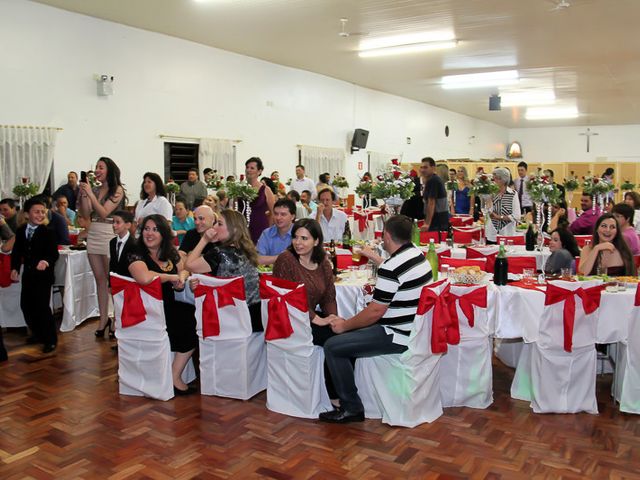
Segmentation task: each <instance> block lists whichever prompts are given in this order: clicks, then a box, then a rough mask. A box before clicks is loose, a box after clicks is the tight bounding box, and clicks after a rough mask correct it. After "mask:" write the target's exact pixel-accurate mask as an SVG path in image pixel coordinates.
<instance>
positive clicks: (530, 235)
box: [524, 222, 537, 252]
mask: <svg viewBox="0 0 640 480" xmlns="http://www.w3.org/2000/svg"><path fill="white" fill-rule="evenodd" d="M536 236H537V235H536V232H535V231H534V230H533V223H531V222H529V227H528V228H527V233H526V234H525V236H524V240H525V248H526V249H527V250H528V251H530V252H531V251H533V250H534V249H535V247H536Z"/></svg>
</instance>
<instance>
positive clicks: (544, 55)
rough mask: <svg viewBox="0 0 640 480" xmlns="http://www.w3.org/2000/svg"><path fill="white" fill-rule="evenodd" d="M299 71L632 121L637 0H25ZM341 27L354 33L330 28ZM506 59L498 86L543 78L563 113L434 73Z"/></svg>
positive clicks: (400, 90) (457, 103)
mask: <svg viewBox="0 0 640 480" xmlns="http://www.w3.org/2000/svg"><path fill="white" fill-rule="evenodd" d="M37 1H39V2H40V3H45V4H48V5H52V6H56V7H60V8H63V9H66V10H70V11H73V12H79V13H83V14H86V15H90V16H94V17H98V18H102V19H106V20H111V21H114V22H118V23H122V24H126V25H130V26H133V27H138V28H142V29H146V30H150V31H154V32H161V33H164V34H167V35H172V36H175V37H179V38H184V39H188V40H191V41H194V42H198V43H202V44H205V45H210V46H213V47H217V48H221V49H224V50H229V51H232V52H237V53H241V54H244V55H249V56H251V57H256V58H261V59H264V60H267V61H270V62H274V63H279V64H282V65H288V66H291V67H295V68H300V69H304V70H309V71H312V72H317V73H320V74H324V75H328V76H331V77H334V78H338V79H341V80H345V81H348V82H352V83H355V84H357V85H362V86H364V87H369V88H372V89H375V90H380V91H383V92H388V93H392V94H396V95H400V96H403V97H407V98H411V99H415V100H419V101H422V102H426V103H429V104H432V105H436V106H439V107H442V108H445V109H447V110H452V111H455V112H459V113H463V114H467V115H470V116H472V117H476V118H480V119H483V120H488V121H491V122H494V123H497V124H500V125H503V126H506V127H534V126H553V125H563V126H564V125H619V124H638V123H640V35H638V33H637V30H636V29H637V28H638V23H639V21H640V0H566V1H568V2H569V3H570V4H571V6H570V7H568V8H564V9H554V6H555V5H556V3H558V2H560V1H561V0H422V1H420V0H199V1H196V0H37ZM342 17H345V18H348V19H349V21H348V23H347V28H346V30H347V31H348V32H352V33H364V34H365V35H357V34H356V35H350V36H348V37H341V36H339V35H338V33H339V32H340V21H339V19H340V18H342ZM434 29H436V30H441V29H451V30H452V31H453V32H454V34H455V36H456V38H457V39H459V44H458V46H457V47H456V48H453V49H449V50H440V51H432V52H423V53H414V54H407V55H401V56H394V57H379V58H359V57H358V55H357V49H358V44H359V42H360V40H361V39H364V38H375V37H380V36H385V35H392V34H401V33H412V32H420V31H425V30H434ZM506 69H517V70H518V71H519V73H520V81H519V83H518V84H517V85H516V86H514V87H510V88H509V90H514V89H517V90H532V89H540V88H552V89H554V90H555V95H556V99H557V100H556V102H557V104H558V105H576V106H577V107H578V110H579V112H580V116H579V117H578V118H576V119H572V120H544V121H531V120H525V118H524V108H523V107H509V108H506V107H503V109H502V111H499V112H490V111H489V110H488V99H489V96H490V95H491V94H493V93H504V92H505V88H506V87H502V88H503V90H502V91H499V90H498V89H497V88H495V87H493V88H474V89H466V90H443V89H442V88H441V86H440V80H441V77H442V76H443V75H455V74H463V73H474V72H486V71H493V70H506Z"/></svg>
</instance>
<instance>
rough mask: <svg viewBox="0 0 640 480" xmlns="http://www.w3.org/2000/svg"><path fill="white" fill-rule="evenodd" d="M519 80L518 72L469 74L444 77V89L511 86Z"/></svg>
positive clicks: (503, 71) (504, 71)
mask: <svg viewBox="0 0 640 480" xmlns="http://www.w3.org/2000/svg"><path fill="white" fill-rule="evenodd" d="M518 80H519V77H518V71H517V70H502V71H498V72H484V73H469V74H466V75H447V76H444V77H442V88H444V89H447V90H448V89H454V88H480V87H497V86H501V85H511V84H514V83H517V82H518Z"/></svg>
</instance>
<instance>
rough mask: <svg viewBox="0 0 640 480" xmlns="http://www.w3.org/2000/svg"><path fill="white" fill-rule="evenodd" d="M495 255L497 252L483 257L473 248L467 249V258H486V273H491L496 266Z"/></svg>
mask: <svg viewBox="0 0 640 480" xmlns="http://www.w3.org/2000/svg"><path fill="white" fill-rule="evenodd" d="M496 255H498V252H494V253H491V254H489V255H484V254H483V253H482V252H479V251H478V250H475V249H473V248H467V258H486V260H487V267H486V268H487V272H493V270H494V267H495V264H496Z"/></svg>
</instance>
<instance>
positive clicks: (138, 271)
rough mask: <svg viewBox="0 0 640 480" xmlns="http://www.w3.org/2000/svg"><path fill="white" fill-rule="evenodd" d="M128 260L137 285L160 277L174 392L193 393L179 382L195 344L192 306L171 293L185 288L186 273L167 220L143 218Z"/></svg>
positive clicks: (150, 217)
mask: <svg viewBox="0 0 640 480" xmlns="http://www.w3.org/2000/svg"><path fill="white" fill-rule="evenodd" d="M128 261H129V273H130V274H131V277H132V278H133V279H134V280H135V281H136V282H137V283H138V284H140V285H147V284H149V283H151V282H152V281H153V279H154V278H156V277H160V281H161V282H162V303H163V306H164V315H165V321H166V323H167V334H168V335H169V342H170V343H171V351H172V352H175V356H174V359H173V364H172V366H171V373H172V376H173V389H174V393H175V394H176V395H187V394H189V393H193V392H194V391H195V390H193V389H191V388H189V386H188V385H187V384H185V383H184V382H183V381H182V371H183V370H184V367H185V366H186V365H187V362H188V361H189V358H191V355H192V354H193V351H194V349H195V348H196V345H197V342H198V338H197V336H196V320H195V316H194V307H193V305H189V304H187V303H182V302H178V301H176V299H175V294H174V289H176V290H181V289H183V288H184V283H185V280H186V279H187V277H188V275H189V272H188V271H186V270H185V269H184V268H183V262H182V261H181V259H180V255H179V254H178V251H177V250H176V248H175V246H174V245H173V231H172V230H171V226H170V225H169V222H168V221H167V219H166V218H164V217H163V216H162V215H158V214H153V215H149V216H148V217H146V218H144V219H143V221H142V224H141V234H140V241H139V242H138V251H137V252H135V253H130V254H129V257H128Z"/></svg>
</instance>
